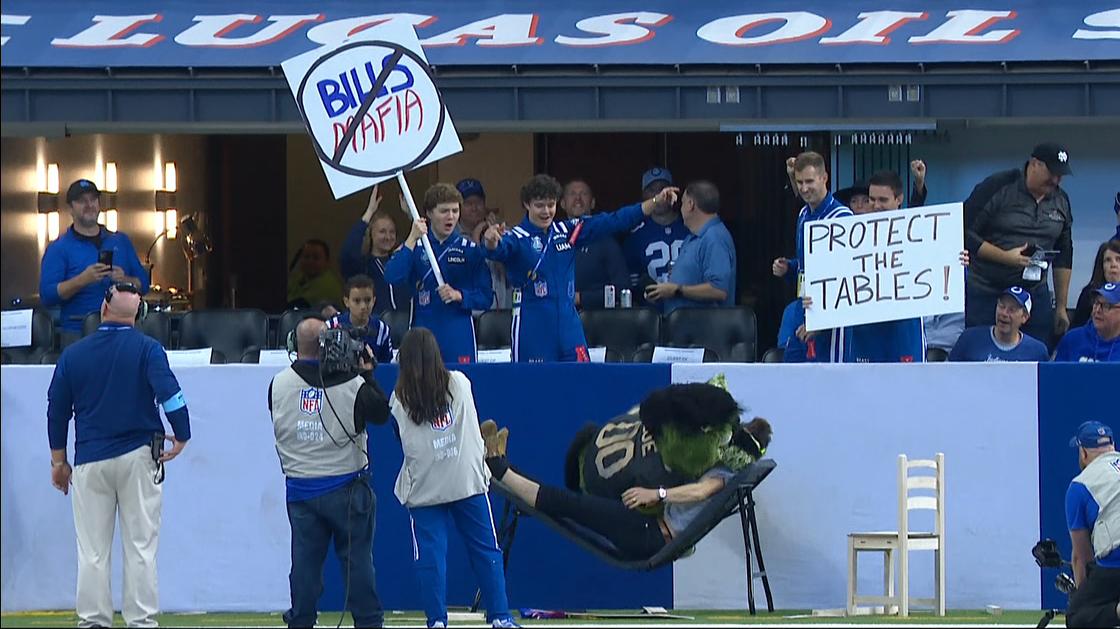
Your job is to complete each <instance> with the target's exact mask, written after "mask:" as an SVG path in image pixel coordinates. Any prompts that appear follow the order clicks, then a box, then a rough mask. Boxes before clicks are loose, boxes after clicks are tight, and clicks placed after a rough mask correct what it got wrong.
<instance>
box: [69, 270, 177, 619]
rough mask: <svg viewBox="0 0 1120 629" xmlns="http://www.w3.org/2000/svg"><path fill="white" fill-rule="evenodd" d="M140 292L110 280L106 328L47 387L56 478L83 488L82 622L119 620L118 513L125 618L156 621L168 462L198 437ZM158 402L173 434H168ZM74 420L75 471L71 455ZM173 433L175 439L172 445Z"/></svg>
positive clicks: (78, 520)
mask: <svg viewBox="0 0 1120 629" xmlns="http://www.w3.org/2000/svg"><path fill="white" fill-rule="evenodd" d="M141 299H142V297H141V295H140V289H139V288H138V287H136V286H135V285H132V284H127V283H123V282H122V283H116V284H112V285H110V287H109V288H108V289H107V290H105V291H104V292H103V293H102V302H101V325H100V326H98V328H97V331H96V332H94V333H93V334H91V335H89V336H87V337H85V338H84V339H81V340H79V341H77V342H76V343H74V344H73V345H71V346H69V347H68V348H66V349H65V350H64V351H63V352H62V356H60V357H59V359H58V364H57V365H55V369H54V377H53V378H52V379H51V384H50V388H49V389H48V390H47V436H48V438H49V440H50V447H51V483H52V484H53V485H54V486H55V488H56V489H58V490H59V491H61V492H62V493H64V494H66V493H68V492H69V490H70V484H71V482H73V485H74V497H73V507H74V530H75V532H76V533H77V537H78V594H77V603H76V611H77V615H78V619H79V626H82V627H111V626H113V598H112V594H111V591H110V574H111V572H112V570H111V566H110V564H109V557H110V552H111V551H112V547H113V532H114V528H115V526H114V525H115V522H116V521H117V518H120V523H121V528H120V536H121V547H122V549H123V550H124V593H123V595H122V596H121V613H122V615H123V616H124V621H125V624H126V625H128V626H129V627H154V626H155V625H156V614H158V613H159V591H158V587H157V571H156V552H157V550H158V548H159V525H160V511H161V509H162V504H163V485H162V484H161V483H162V482H163V464H164V463H167V462H168V461H170V460H172V459H174V458H175V457H176V456H178V455H179V453H180V452H182V451H183V448H184V447H185V446H186V443H187V441H188V440H189V439H190V438H191V425H190V416H189V413H188V412H187V405H186V401H185V400H184V398H183V391H182V389H180V388H179V383H178V382H177V381H176V380H175V374H173V373H172V372H171V368H170V367H169V366H168V364H167V354H166V353H165V352H164V350H163V347H161V346H160V344H159V343H158V342H156V341H155V340H154V339H152V338H150V337H148V336H146V335H145V334H144V333H142V332H140V331H139V330H137V329H136V328H135V327H133V325H134V323H135V321H136V313H137V311H138V310H139V308H140V300H141ZM159 406H162V407H163V412H164V414H165V415H166V416H167V420H168V422H170V424H171V428H172V430H173V431H174V436H171V437H168V436H166V431H165V429H164V425H163V421H162V420H161V419H160V415H159ZM71 417H72V418H73V419H74V466H73V468H71V466H70V463H69V462H67V460H66V439H67V432H68V431H69V423H70V419H71ZM165 440H166V441H170V442H171V444H172V445H171V448H170V449H168V450H167V451H163V443H164V441H165Z"/></svg>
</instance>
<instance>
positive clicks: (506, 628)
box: [490, 618, 521, 629]
mask: <svg viewBox="0 0 1120 629" xmlns="http://www.w3.org/2000/svg"><path fill="white" fill-rule="evenodd" d="M490 626H491V627H494V629H514V627H521V625H519V624H517V623H516V622H514V620H513V618H497V619H495V620H494V622H492V623H490Z"/></svg>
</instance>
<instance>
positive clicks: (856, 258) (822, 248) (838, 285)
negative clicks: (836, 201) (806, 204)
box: [802, 203, 964, 330]
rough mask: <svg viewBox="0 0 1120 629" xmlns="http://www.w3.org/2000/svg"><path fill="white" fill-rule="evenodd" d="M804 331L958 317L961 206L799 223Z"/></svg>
mask: <svg viewBox="0 0 1120 629" xmlns="http://www.w3.org/2000/svg"><path fill="white" fill-rule="evenodd" d="M802 237H803V238H804V240H803V242H804V243H805V279H804V283H803V285H802V290H803V291H804V296H806V297H810V298H812V300H813V303H812V305H811V307H810V308H808V309H806V311H805V327H806V329H807V330H826V329H830V328H838V327H843V326H849V325H860V324H864V323H876V322H879V321H893V320H897V319H910V318H914V317H924V316H927V315H936V314H945V313H950V312H963V311H964V267H962V266H961V263H960V259H959V258H960V252H961V250H962V249H964V207H963V206H962V204H960V203H947V204H943V205H930V206H925V207H919V208H911V209H906V210H894V211H889V212H874V213H871V214H862V215H858V216H847V217H844V218H836V219H829V220H823V221H812V222H808V223H805V225H804V232H803V233H802Z"/></svg>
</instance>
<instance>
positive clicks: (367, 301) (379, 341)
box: [325, 274, 393, 363]
mask: <svg viewBox="0 0 1120 629" xmlns="http://www.w3.org/2000/svg"><path fill="white" fill-rule="evenodd" d="M376 291H377V289H376V288H375V287H374V282H373V278H371V277H370V276H368V275H360V274H359V275H355V276H354V277H351V278H350V279H348V280H346V288H345V289H344V293H345V294H344V295H343V296H342V303H343V305H345V306H346V312H343V313H342V314H339V315H338V316H337V318H336V319H335V321H336V322H337V324H338V325H339V326H340V327H343V328H347V329H357V330H361V332H362V337H363V338H364V339H365V342H366V345H369V347H370V350H371V351H372V352H373V357H374V358H376V359H377V362H379V363H388V362H392V360H393V340H392V337H391V335H390V333H389V332H390V330H389V324H388V323H385V322H384V321H382V320H381V319H379V318H378V317H377V315H375V314H373V312H374V309H375V307H376V305H377V292H376ZM325 318H328V319H329V318H330V317H325Z"/></svg>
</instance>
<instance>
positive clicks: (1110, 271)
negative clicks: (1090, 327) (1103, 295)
mask: <svg viewBox="0 0 1120 629" xmlns="http://www.w3.org/2000/svg"><path fill="white" fill-rule="evenodd" d="M1109 282H1112V283H1113V284H1120V239H1115V238H1114V239H1112V240H1109V241H1108V242H1102V243H1101V246H1100V247H1098V248H1097V257H1096V258H1095V259H1094V260H1093V274H1092V276H1090V278H1089V283H1088V284H1086V285H1085V287H1084V288H1082V289H1081V294H1080V295H1078V297H1077V308H1076V309H1075V310H1074V311H1073V318H1072V319H1071V320H1070V325H1071V326H1072V327H1075V328H1076V327H1080V326H1083V325H1085V324H1086V323H1088V322H1089V318H1090V317H1092V316H1093V300H1094V298H1096V296H1097V293H1096V290H1097V289H1098V288H1100V287H1101V286H1104V285H1105V284H1107V283H1109Z"/></svg>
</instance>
